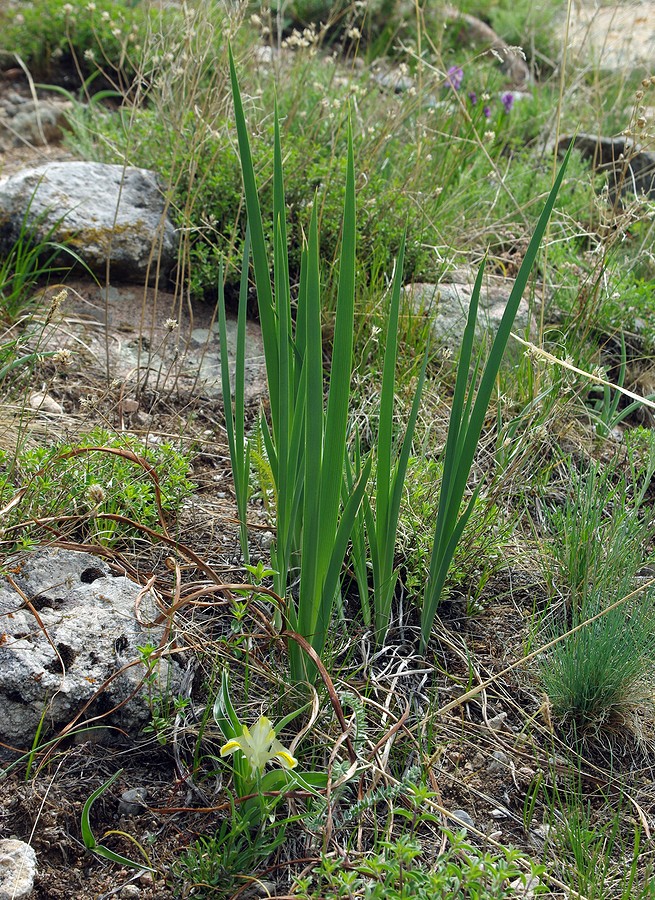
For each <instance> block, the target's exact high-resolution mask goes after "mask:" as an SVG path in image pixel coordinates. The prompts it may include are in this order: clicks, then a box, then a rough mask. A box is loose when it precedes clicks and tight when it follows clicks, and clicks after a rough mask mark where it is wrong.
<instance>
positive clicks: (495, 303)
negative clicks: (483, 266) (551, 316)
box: [405, 269, 536, 347]
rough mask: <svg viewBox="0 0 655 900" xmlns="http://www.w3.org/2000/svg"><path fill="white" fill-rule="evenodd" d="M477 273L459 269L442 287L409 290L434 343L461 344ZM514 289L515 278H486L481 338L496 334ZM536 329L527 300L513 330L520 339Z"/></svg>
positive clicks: (479, 328)
mask: <svg viewBox="0 0 655 900" xmlns="http://www.w3.org/2000/svg"><path fill="white" fill-rule="evenodd" d="M475 275H476V273H475V272H474V271H473V270H471V269H456V270H454V271H453V272H450V273H449V274H448V281H442V282H440V283H439V284H412V285H408V286H407V287H406V288H405V295H406V296H407V297H408V299H409V301H410V303H411V306H412V308H413V310H414V311H415V312H416V313H417V314H422V315H427V316H428V317H429V319H430V327H431V332H432V339H433V340H435V341H436V342H437V343H440V344H446V345H448V346H450V347H458V346H459V345H460V344H461V341H462V336H463V334H464V329H465V327H466V322H467V319H468V313H469V307H470V305H471V297H472V295H473V288H474V285H475ZM513 287H514V281H513V280H512V279H511V278H501V277H499V276H496V275H485V277H484V280H483V282H482V290H481V292H480V302H479V308H478V324H477V329H476V335H477V337H478V338H481V337H483V336H484V335H485V334H487V333H490V334H492V335H493V334H494V333H495V332H496V331H497V329H498V326H499V325H500V321H501V319H502V317H503V313H504V312H505V307H506V306H507V301H508V299H509V295H510V293H511V291H512V288H513ZM535 328H536V324H535V322H534V319H533V317H532V315H531V313H530V306H529V304H528V302H527V300H525V299H523V300H521V303H520V304H519V309H518V312H517V314H516V318H515V320H514V328H513V330H514V331H515V332H517V333H518V334H520V335H524V334H525V333H526V332H529V333H531V332H532V331H533V330H534V329H535Z"/></svg>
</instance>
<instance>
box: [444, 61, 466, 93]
mask: <svg viewBox="0 0 655 900" xmlns="http://www.w3.org/2000/svg"><path fill="white" fill-rule="evenodd" d="M462 81H464V69H462V68H460V67H459V66H451V67H450V68H449V69H448V71H447V72H446V84H447V85H449V86H450V87H451V88H452V89H453V90H454V91H458V90H459V89H460V88H461V86H462Z"/></svg>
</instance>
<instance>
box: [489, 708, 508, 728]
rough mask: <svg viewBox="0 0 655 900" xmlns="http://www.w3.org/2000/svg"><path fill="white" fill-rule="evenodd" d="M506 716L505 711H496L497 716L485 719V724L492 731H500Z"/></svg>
mask: <svg viewBox="0 0 655 900" xmlns="http://www.w3.org/2000/svg"><path fill="white" fill-rule="evenodd" d="M506 718H507V713H506V712H501V713H498V715H497V716H493V718H491V719H487V726H488V727H489V728H491V730H492V731H500V729H501V728H502V727H503V725H504V724H505V719H506Z"/></svg>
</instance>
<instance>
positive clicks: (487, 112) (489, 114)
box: [482, 106, 491, 119]
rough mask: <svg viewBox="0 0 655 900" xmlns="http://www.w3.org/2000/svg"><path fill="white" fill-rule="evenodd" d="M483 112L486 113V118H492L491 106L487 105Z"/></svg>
mask: <svg viewBox="0 0 655 900" xmlns="http://www.w3.org/2000/svg"><path fill="white" fill-rule="evenodd" d="M482 112H483V113H484V117H485V119H490V118H491V107H490V106H485V107H484V109H483V110H482Z"/></svg>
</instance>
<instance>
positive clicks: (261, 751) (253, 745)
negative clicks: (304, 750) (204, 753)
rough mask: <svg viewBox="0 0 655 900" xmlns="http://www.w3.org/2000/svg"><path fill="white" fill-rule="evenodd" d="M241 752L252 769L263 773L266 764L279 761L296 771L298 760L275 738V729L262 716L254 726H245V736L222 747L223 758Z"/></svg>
mask: <svg viewBox="0 0 655 900" xmlns="http://www.w3.org/2000/svg"><path fill="white" fill-rule="evenodd" d="M237 750H240V751H241V752H242V753H243V755H244V756H245V758H246V759H247V760H248V762H249V763H250V766H251V768H253V769H256V770H258V771H260V772H261V771H262V770H263V768H264V766H265V765H266V763H269V762H270V761H271V760H272V759H277V760H279V762H281V763H282V765H283V766H284V768H285V769H294V768H295V767H296V766H297V765H298V760H297V759H296V758H295V757H294V756H292V755H291V753H289V751H288V750H286V749H285V748H284V747H283V746H282V744H281V743H280V742H279V741H278V740H277V738H276V736H275V729H274V728H273V725H272V723H271V721H270V720H269V719H267V718H266V716H261V717H260V718H259V719H258V721H257V722H255V724H254V725H253V726H252V729H250V728H248V727H247V726H246V725H244V726H243V734H241V735H240V737H236V738H232V740H230V741H228V742H227V743H226V744H223V746H222V747H221V756H229V755H230V754H231V753H236V751H237Z"/></svg>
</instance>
